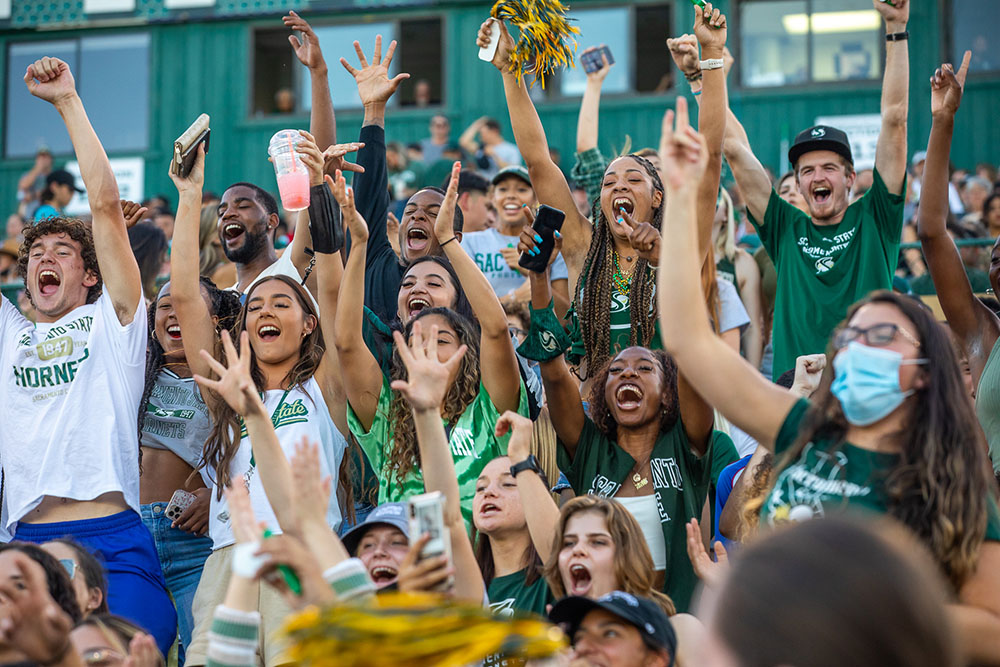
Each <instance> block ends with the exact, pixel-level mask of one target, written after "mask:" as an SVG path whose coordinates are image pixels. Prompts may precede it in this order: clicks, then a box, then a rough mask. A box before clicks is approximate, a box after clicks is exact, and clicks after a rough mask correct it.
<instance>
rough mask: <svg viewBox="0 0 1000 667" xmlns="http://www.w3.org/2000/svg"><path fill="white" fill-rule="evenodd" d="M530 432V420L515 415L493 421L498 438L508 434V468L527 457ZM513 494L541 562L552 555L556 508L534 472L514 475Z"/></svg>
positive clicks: (507, 415) (511, 414)
mask: <svg viewBox="0 0 1000 667" xmlns="http://www.w3.org/2000/svg"><path fill="white" fill-rule="evenodd" d="M533 432H534V428H533V425H532V422H531V420H530V419H528V418H527V417H522V416H521V415H519V414H516V413H513V412H505V413H504V414H503V415H501V416H500V419H498V420H497V428H496V436H497V437H498V438H501V437H503V436H505V435H507V433H510V434H511V435H510V442H509V443H508V445H507V456H508V457H509V458H510V463H511V465H512V466H513V465H516V464H518V463H522V462H523V461H525V460H527V458H528V456H529V455H530V454H531V436H532V433H533ZM517 495H518V496H519V497H520V499H521V506H522V507H523V508H524V509H525V512H524V518H525V519H527V521H528V533H530V535H531V542H532V543H533V544H534V545H535V551H537V552H538V556H539V558H541V559H542V562H543V563H545V562H547V561H548V560H549V556H550V555H552V548H553V544H552V540H553V536H554V535H555V534H556V529H557V527H558V525H559V507H558V506H557V505H556V501H555V500H553V499H552V494H551V493H550V492H549V488H548V486H547V485H546V484H545V482H544V480H542V478H541V477H540V476H539V475H538V473H537V472H535V471H534V470H524V471H522V472H521V473H519V474H518V475H517Z"/></svg>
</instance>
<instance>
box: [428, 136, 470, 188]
mask: <svg viewBox="0 0 1000 667" xmlns="http://www.w3.org/2000/svg"><path fill="white" fill-rule="evenodd" d="M463 157H464V156H463V155H462V148H461V147H460V146H459V145H458V144H456V143H454V142H448V143H447V144H445V145H444V147H443V148H442V150H441V157H440V159H438V160H436V161H435V162H425V163H426V164H427V165H428V166H427V171H426V172H424V178H423V181H422V183H423V185H422V187H427V186H434V187H436V188H439V187H441V183H442V182H443V181H444V180H445V179H446V178H448V177H449V175H451V165H453V164H454V163H456V162H461V161H462V159H463Z"/></svg>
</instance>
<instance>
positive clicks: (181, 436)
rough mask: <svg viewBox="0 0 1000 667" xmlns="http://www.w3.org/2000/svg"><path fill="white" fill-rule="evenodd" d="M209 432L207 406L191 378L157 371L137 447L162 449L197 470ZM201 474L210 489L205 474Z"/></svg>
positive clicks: (210, 423)
mask: <svg viewBox="0 0 1000 667" xmlns="http://www.w3.org/2000/svg"><path fill="white" fill-rule="evenodd" d="M211 432H212V420H211V418H210V417H209V414H208V406H207V405H205V401H204V399H202V397H201V391H200V390H199V388H198V384H197V383H196V382H195V381H194V378H190V377H187V378H182V377H179V376H178V375H177V374H176V373H174V372H173V371H171V370H170V369H169V368H161V369H160V372H159V374H158V375H157V376H156V382H155V383H154V384H153V391H152V393H151V394H150V395H149V400H148V401H147V403H146V410H145V414H144V416H143V422H142V439H141V440H140V441H139V444H141V445H142V446H143V447H151V448H153V449H166V450H167V451H170V452H173V453H174V454H176V455H177V456H178V457H180V458H181V459H182V460H183V461H184V462H185V463H187V464H188V465H189V466H191V467H192V468H197V467H198V463H199V462H200V461H201V454H202V450H204V448H205V441H206V440H208V436H209V434H210V433H211ZM201 473H202V478H204V479H205V483H206V484H208V485H211V481H210V479H209V478H208V477H207V476H206V471H205V470H204V469H203V470H202V471H201Z"/></svg>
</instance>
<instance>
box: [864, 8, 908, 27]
mask: <svg viewBox="0 0 1000 667" xmlns="http://www.w3.org/2000/svg"><path fill="white" fill-rule="evenodd" d="M872 5H874V6H875V10H876V11H877V12H878V13H879V14H881V15H882V20H884V21H885V29H886V32H901V31H903V30H905V29H906V23H907V22H908V21H909V20H910V0H872Z"/></svg>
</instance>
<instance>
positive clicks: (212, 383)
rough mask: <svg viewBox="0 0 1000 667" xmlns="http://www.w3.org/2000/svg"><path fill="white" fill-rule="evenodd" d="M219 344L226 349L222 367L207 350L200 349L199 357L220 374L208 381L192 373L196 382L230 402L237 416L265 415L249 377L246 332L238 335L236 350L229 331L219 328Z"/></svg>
mask: <svg viewBox="0 0 1000 667" xmlns="http://www.w3.org/2000/svg"><path fill="white" fill-rule="evenodd" d="M222 347H223V348H224V349H225V351H226V363H228V364H229V367H228V368H227V367H225V366H223V365H222V364H221V363H219V362H218V361H217V360H216V359H215V357H213V356H212V355H211V354H209V352H208V350H202V351H201V358H202V359H204V360H205V363H207V364H208V365H209V367H210V368H211V369H212V371H213V372H214V373H215V374H216V375H218V376H219V379H218V380H210V379H208V378H206V377H202V376H201V375H197V374H196V375H195V376H194V379H195V381H196V382H197V383H198V384H199V385H201V386H202V387H204V388H206V389H211V390H212V391H214V392H215V393H217V394H218V395H219V396H221V397H222V399H223V400H224V401H225V402H226V403H228V404H229V407H231V408H232V409H233V410H235V411H236V414H238V415H244V416H246V415H251V414H252V415H266V414H267V413H266V411H265V410H264V403H263V401H261V399H260V394H258V393H257V386H256V385H255V384H254V382H253V378H252V377H251V376H250V355H251V351H250V337H249V335H248V334H247V332H246V331H244V332H243V333H241V334H240V350H239V352H237V351H236V347H235V346H234V345H233V340H232V338H230V337H229V332H228V331H226V330H225V329H223V331H222Z"/></svg>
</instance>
